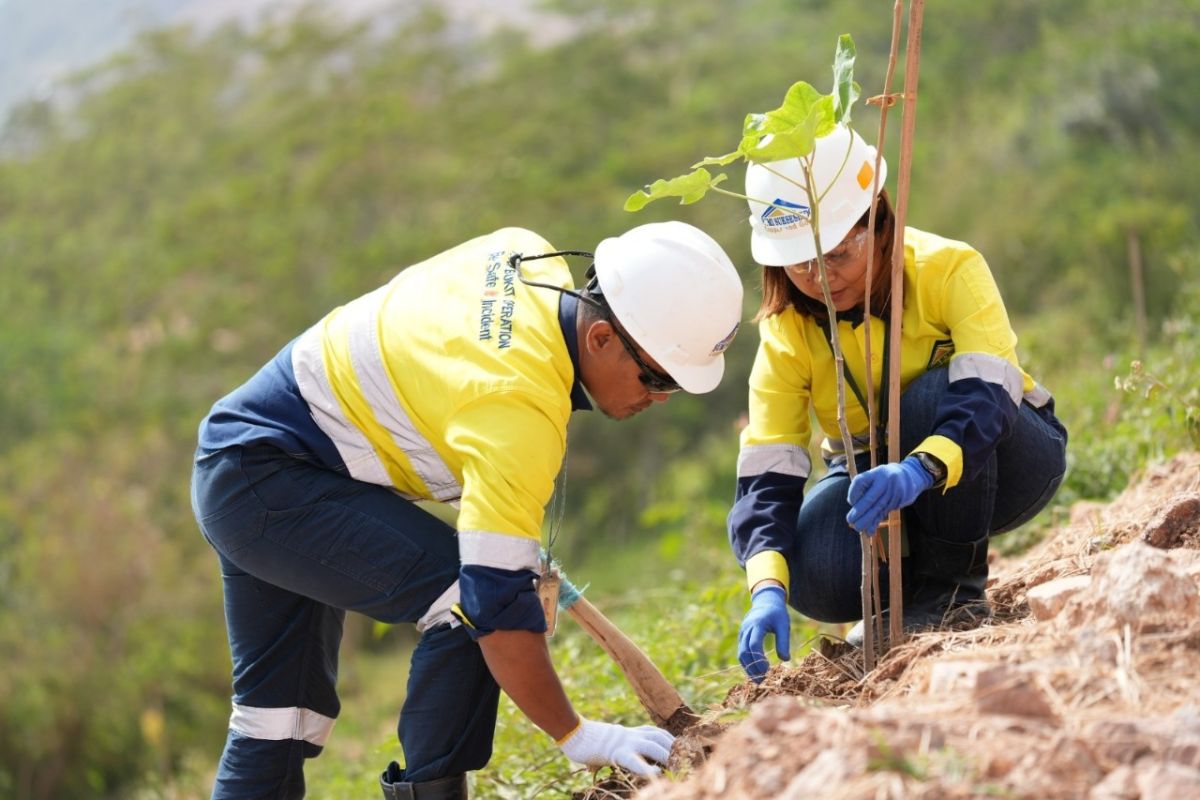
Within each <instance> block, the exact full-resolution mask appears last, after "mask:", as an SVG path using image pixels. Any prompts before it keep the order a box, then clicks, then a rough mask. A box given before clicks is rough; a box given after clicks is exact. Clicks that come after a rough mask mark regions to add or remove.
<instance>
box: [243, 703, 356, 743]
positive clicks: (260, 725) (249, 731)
mask: <svg viewBox="0 0 1200 800" xmlns="http://www.w3.org/2000/svg"><path fill="white" fill-rule="evenodd" d="M335 722H337V720H336V719H334V718H333V717H327V716H325V715H324V714H318V713H317V712H316V711H313V710H312V709H309V708H296V707H292V708H256V707H255V706H240V705H238V704H237V703H234V704H233V713H232V714H230V715H229V728H230V730H234V731H237V732H238V733H240V734H242V735H243V736H249V737H250V738H251V739H267V740H271V741H280V740H284V739H297V740H299V741H304V742H311V743H312V744H315V745H317V746H319V747H324V746H325V742H326V741H328V739H329V734H330V733H331V732H332V731H333V723H335Z"/></svg>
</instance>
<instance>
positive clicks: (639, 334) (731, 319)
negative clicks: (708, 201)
mask: <svg viewBox="0 0 1200 800" xmlns="http://www.w3.org/2000/svg"><path fill="white" fill-rule="evenodd" d="M596 280H597V282H598V283H599V284H600V291H601V293H602V294H603V295H604V299H605V301H606V302H607V303H608V307H609V308H610V309H612V312H613V314H614V315H615V316H616V318H617V321H618V322H619V323H620V324H621V327H622V328H624V329H625V331H626V332H627V333H628V334H629V335H630V336H631V337H633V339H634V341H636V342H637V343H638V344H639V345H641V347H642V349H643V350H645V351H646V352H647V353H648V354H649V355H650V357H651V358H653V359H654V360H655V361H657V362H658V363H659V364H660V365H661V366H662V368H663V369H664V370H666V372H667V374H669V375H670V376H671V377H672V378H673V379H674V380H675V382H676V383H678V384H679V385H680V387H682V388H683V389H684V390H686V391H688V392H692V393H693V394H703V393H704V392H710V391H712V390H713V389H715V388H716V387H717V384H719V383H720V382H721V375H722V374H723V373H724V371H725V356H724V355H723V354H724V352H725V349H726V348H727V347H729V343H730V342H732V341H733V337H734V335H735V334H736V333H737V329H738V325H739V324H740V323H741V319H742V281H741V279H740V278H739V277H738V274H737V270H736V269H734V267H733V262H731V261H730V260H729V256H728V255H726V254H725V251H724V250H722V249H721V245H719V244H717V242H716V241H715V240H714V239H713V238H712V237H711V236H709V235H708V234H707V233H705V232H704V231H702V230H700V229H699V228H696V227H694V226H692V225H688V224H687V223H685V222H652V223H650V224H648V225H639V226H637V227H636V228H632V229H630V230H628V231H626V232H625V233H623V234H621V235H620V236H615V237H611V238H608V239H605V240H604V241H602V242H600V244H599V245H598V246H597V247H596Z"/></svg>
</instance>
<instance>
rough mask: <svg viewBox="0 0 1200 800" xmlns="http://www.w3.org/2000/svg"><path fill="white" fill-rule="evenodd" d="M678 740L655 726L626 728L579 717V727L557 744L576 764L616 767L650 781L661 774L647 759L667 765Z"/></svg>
mask: <svg viewBox="0 0 1200 800" xmlns="http://www.w3.org/2000/svg"><path fill="white" fill-rule="evenodd" d="M674 741H675V737H674V736H672V735H671V734H669V733H667V732H666V731H664V730H663V729H662V728H656V727H654V726H653V725H642V726H641V727H638V728H626V727H625V726H623V725H613V724H611V723H608V722H593V721H592V720H590V719H584V718H583V717H580V722H579V727H578V728H576V729H575V730H574V731H572V732H571V733H569V734H567V737H566V738H565V739H563V740H561V741H559V742H558V746H559V747H560V748H562V751H563V755H565V756H566V757H567V758H569V759H571V760H572V761H574V762H575V763H577V764H584V765H586V766H589V767H602V766H604V765H605V764H615V765H616V766H618V767H622V768H624V769H627V770H629V771H630V772H632V773H633V774H635V775H641V776H642V777H644V778H649V777H651V776H653V775H657V774H658V773H659V772H661V770H660V769H659V768H658V767H656V766H653V765H652V764H648V763H647V762H646V759H647V758H648V759H651V760H653V761H658V762H660V763H663V764H665V763H667V757H668V756H670V755H671V743H672V742H674Z"/></svg>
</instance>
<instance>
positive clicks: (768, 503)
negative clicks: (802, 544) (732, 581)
mask: <svg viewBox="0 0 1200 800" xmlns="http://www.w3.org/2000/svg"><path fill="white" fill-rule="evenodd" d="M806 480H807V478H804V477H799V476H796V475H783V474H780V473H778V472H763V473H761V474H759V475H746V476H743V477H741V478H738V482H737V491H736V493H735V494H734V502H733V508H731V509H730V510H729V516H728V519H727V525H728V530H729V544H730V546H731V547H732V548H733V555H734V557H735V558H737V562H738V564H739V565H740V566H742V567H745V566H746V561H747V559H749V558H750V557H751V556H753V555H755V554H756V553H760V552H762V551H764V550H774V551H777V552H780V553H790V552H791V550H792V543H793V541H794V540H795V538H796V524H797V521H798V519H799V516H800V505H801V504H802V503H803V502H804V483H805V481H806Z"/></svg>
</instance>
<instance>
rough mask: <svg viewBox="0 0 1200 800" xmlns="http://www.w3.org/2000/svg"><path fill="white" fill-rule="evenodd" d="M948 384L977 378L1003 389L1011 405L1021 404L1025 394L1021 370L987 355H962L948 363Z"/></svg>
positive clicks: (997, 357) (1001, 359) (998, 358)
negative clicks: (1010, 400) (1010, 399)
mask: <svg viewBox="0 0 1200 800" xmlns="http://www.w3.org/2000/svg"><path fill="white" fill-rule="evenodd" d="M949 378H950V382H951V383H954V382H955V381H961V380H963V379H964V378H979V379H980V380H983V381H987V382H988V383H994V384H997V385H998V386H1002V387H1004V391H1005V392H1006V393H1007V394H1008V396H1009V397H1010V398H1012V401H1013V405H1020V404H1021V396H1022V395H1023V394H1024V392H1025V378H1024V376H1023V375H1022V374H1021V370H1019V369H1017V368H1016V367H1015V366H1013V365H1012V364H1011V363H1009V362H1008V361H1006V360H1004V359H1003V358H1000V356H993V355H990V354H988V353H963V354H962V355H957V356H955V357H954V358H953V359H952V360H951V361H950V370H949Z"/></svg>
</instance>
